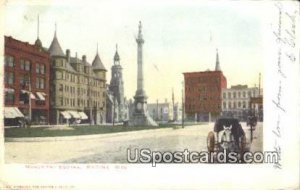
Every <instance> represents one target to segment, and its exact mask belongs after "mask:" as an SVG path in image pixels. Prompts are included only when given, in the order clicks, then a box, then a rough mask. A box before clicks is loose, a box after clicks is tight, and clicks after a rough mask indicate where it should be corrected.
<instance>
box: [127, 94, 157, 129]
mask: <svg viewBox="0 0 300 190" xmlns="http://www.w3.org/2000/svg"><path fill="white" fill-rule="evenodd" d="M129 125H130V126H158V124H157V123H156V122H155V121H154V120H153V119H152V118H151V117H150V115H149V113H148V110H147V96H146V95H145V92H144V91H141V92H139V91H137V93H136V95H135V96H134V111H133V114H132V118H131V120H130V122H129Z"/></svg>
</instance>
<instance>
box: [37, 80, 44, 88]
mask: <svg viewBox="0 0 300 190" xmlns="http://www.w3.org/2000/svg"><path fill="white" fill-rule="evenodd" d="M35 87H36V88H38V89H44V88H45V79H43V78H36V81H35Z"/></svg>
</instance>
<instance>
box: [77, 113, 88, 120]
mask: <svg viewBox="0 0 300 190" xmlns="http://www.w3.org/2000/svg"><path fill="white" fill-rule="evenodd" d="M78 114H79V115H80V119H82V120H84V119H88V116H87V115H86V114H85V113H84V112H78Z"/></svg>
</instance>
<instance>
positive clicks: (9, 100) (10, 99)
mask: <svg viewBox="0 0 300 190" xmlns="http://www.w3.org/2000/svg"><path fill="white" fill-rule="evenodd" d="M14 101H15V92H14V91H9V92H5V104H13V103H14Z"/></svg>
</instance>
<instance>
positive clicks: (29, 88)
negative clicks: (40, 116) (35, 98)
mask: <svg viewBox="0 0 300 190" xmlns="http://www.w3.org/2000/svg"><path fill="white" fill-rule="evenodd" d="M30 78H31V77H30V74H29V79H28V81H29V82H28V83H29V84H28V90H29V93H28V96H29V100H28V103H29V112H28V116H29V121H30V122H31V115H32V113H31V112H32V110H31V80H30Z"/></svg>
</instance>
